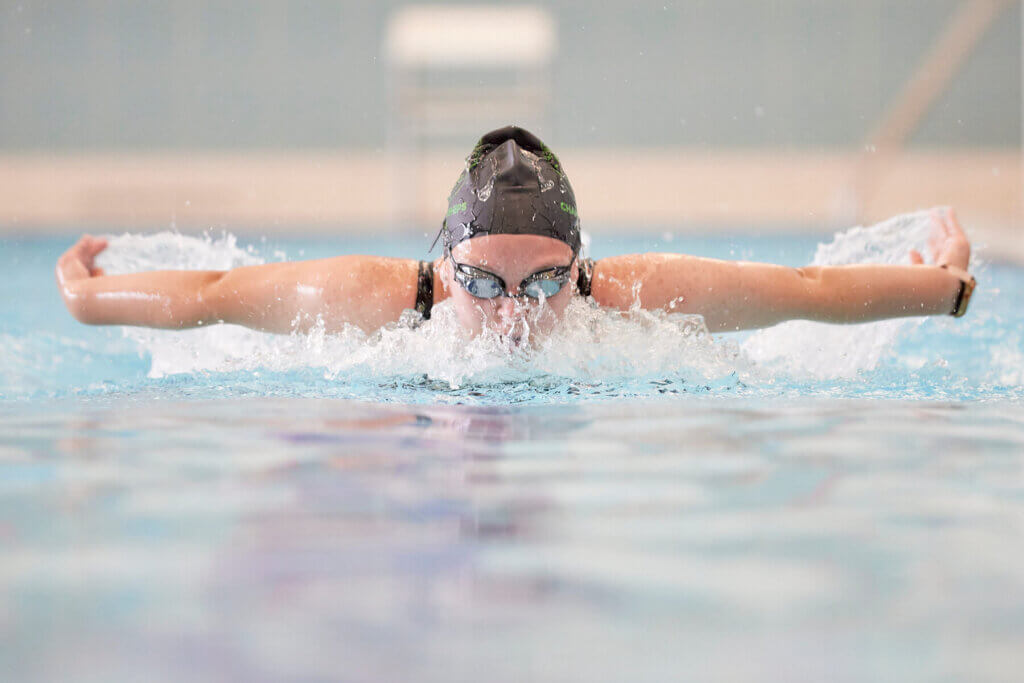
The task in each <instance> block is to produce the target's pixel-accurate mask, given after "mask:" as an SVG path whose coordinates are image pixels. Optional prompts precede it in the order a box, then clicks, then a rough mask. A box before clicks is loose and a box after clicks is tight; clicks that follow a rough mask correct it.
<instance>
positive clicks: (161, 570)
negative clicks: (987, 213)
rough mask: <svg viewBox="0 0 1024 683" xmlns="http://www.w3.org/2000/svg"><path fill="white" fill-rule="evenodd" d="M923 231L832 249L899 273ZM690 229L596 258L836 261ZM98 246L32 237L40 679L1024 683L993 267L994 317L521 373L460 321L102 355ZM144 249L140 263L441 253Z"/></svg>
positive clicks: (315, 246)
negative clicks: (71, 294)
mask: <svg viewBox="0 0 1024 683" xmlns="http://www.w3.org/2000/svg"><path fill="white" fill-rule="evenodd" d="M912 227H913V226H910V229H909V232H907V230H908V228H907V226H904V227H903V228H901V230H902V231H903V232H902V233H901V234H904V233H906V234H905V235H904V237H903V238H899V239H894V240H893V241H891V242H889V241H887V238H885V237H884V236H883V235H881V234H879V233H851V234H848V235H846V236H845V237H844V238H843V239H840V240H837V241H836V242H835V243H834V244H833V245H832V246H831V247H828V248H825V249H824V251H823V252H822V251H819V253H818V257H819V258H822V259H831V260H838V259H840V258H842V257H843V256H844V255H845V256H854V255H856V254H864V255H867V254H868V253H870V252H871V250H874V253H873V258H875V259H876V260H885V259H887V258H896V253H897V252H898V251H900V250H902V249H903V248H904V247H905V246H906V242H907V241H911V242H912V241H913V240H915V239H918V237H915V236H914V235H911V234H909V233H910V232H913V229H912ZM887 234H888V233H887ZM890 236H891V235H890ZM670 237H671V236H670V235H669V236H664V237H663V238H661V239H653V238H652V239H642V240H641V239H638V240H617V241H610V240H603V239H600V238H599V239H596V240H595V243H594V255H595V256H598V257H600V256H602V255H604V254H610V253H622V252H625V251H640V250H651V249H659V250H670V251H682V252H687V253H697V254H701V255H708V256H717V257H724V258H748V259H761V260H773V261H779V262H784V263H789V264H802V263H805V262H807V261H810V260H812V259H813V258H814V257H815V252H816V246H815V242H814V241H813V240H806V239H798V238H771V239H768V238H764V239H750V238H741V239H736V240H731V239H724V238H723V239H682V238H675V239H671V240H670V239H668V238H670ZM66 244H67V243H66V242H65V241H35V240H8V241H6V242H3V243H2V244H0V263H2V265H3V272H4V273H5V280H4V282H3V283H2V284H0V290H2V291H0V294H2V295H3V301H5V302H6V303H5V304H4V316H3V319H2V320H0V350H2V357H0V671H4V672H6V673H5V674H4V679H5V680H19V681H36V680H97V681H115V680H141V679H145V680H156V681H160V680H168V681H170V680H175V681H178V680H182V679H185V680H210V681H214V680H246V681H276V680H302V681H317V680H350V681H376V680H426V681H471V680H472V681H475V680H481V679H486V680H492V681H521V680H558V681H577V680H579V681H583V680H586V681H593V680H605V681H619V680H626V679H628V680H640V681H664V680H674V679H679V678H684V679H688V680H727V681H732V680H760V681H764V680H768V681H820V680H826V679H827V680H838V681H867V680H870V681H956V680H972V681H985V680H992V681H1015V680H1018V678H1019V676H1018V670H1019V662H1020V655H1019V644H1020V642H1022V641H1024V600H1021V599H1019V598H1020V596H1022V595H1024V550H1021V548H1024V544H1022V540H1024V538H1022V537H1024V479H1022V472H1024V409H1022V401H1021V399H1022V396H1024V388H1022V387H1024V374H1022V373H1024V370H1022V368H1024V363H1022V360H1024V351H1022V341H1021V339H1022V333H1024V314H1022V313H1021V312H1020V310H1019V307H1017V306H1015V305H1014V303H1015V302H1014V301H1013V298H1014V295H1015V293H1016V292H1018V291H1020V290H1021V286H1022V285H1024V269H1020V268H1015V267H1011V266H1006V265H1000V264H994V263H986V262H985V261H986V259H985V256H984V253H982V254H981V255H980V257H979V259H978V261H979V262H978V264H977V267H976V270H977V273H978V275H979V277H978V279H979V289H978V292H977V294H976V298H975V300H974V301H973V302H972V307H971V311H970V312H969V313H968V316H967V317H966V318H964V319H962V320H959V321H956V320H952V319H948V318H934V319H928V320H925V321H923V322H922V321H913V320H912V321H901V322H896V323H885V324H881V325H868V326H858V327H836V328H822V327H818V326H814V327H806V325H807V324H803V323H794V324H793V325H792V326H789V331H788V332H787V331H786V329H785V328H777V329H776V330H772V331H767V332H759V333H752V334H744V335H733V336H731V337H730V336H729V335H724V336H722V337H719V336H717V335H716V338H715V339H710V338H708V337H706V336H705V335H703V334H701V332H700V329H699V326H698V325H695V323H694V321H692V320H689V319H684V318H671V317H669V318H659V317H657V316H655V317H644V316H642V315H640V316H633V317H629V316H622V317H615V316H612V317H610V318H606V317H600V316H598V317H596V318H595V315H596V314H595V312H594V311H591V310H589V309H586V308H580V309H578V310H576V311H575V312H574V315H576V316H578V319H577V320H576V321H575V324H577V325H579V327H576V328H573V327H572V326H571V325H570V328H571V329H572V330H574V331H573V332H572V333H573V334H577V335H584V333H586V334H590V335H597V336H601V337H602V341H601V344H599V345H595V343H593V341H592V340H591V339H590V338H589V337H585V336H580V337H575V338H574V341H575V344H572V345H569V346H570V347H571V348H569V349H558V348H551V349H547V350H542V351H541V352H540V354H539V355H538V356H535V357H530V358H515V357H514V358H511V359H500V360H495V359H494V357H493V356H488V355H487V354H486V353H484V351H486V348H485V347H479V348H472V349H469V350H466V349H464V348H463V349H461V350H460V349H459V348H458V347H446V346H441V345H440V342H441V340H442V339H443V335H442V334H441V333H442V332H443V331H444V330H443V324H444V321H443V319H442V320H441V321H439V322H441V323H442V324H441V325H439V326H437V329H435V330H433V331H432V330H430V329H421V330H419V331H412V330H407V329H404V328H401V327H397V328H395V329H394V330H390V331H388V333H387V334H385V335H381V336H379V337H374V338H370V339H366V338H363V337H361V336H359V335H356V334H353V335H350V336H345V335H342V336H341V337H337V338H335V337H330V336H324V335H318V334H316V333H313V334H311V335H308V336H296V337H288V336H284V337H271V336H264V335H249V334H248V333H246V332H244V331H240V330H234V329H231V328H226V327H220V328H215V329H210V330H197V331H194V332H188V333H184V334H180V333H179V334H174V333H150V332H147V333H142V332H139V331H131V332H128V333H125V332H124V331H122V330H119V329H104V328H87V327H83V326H80V325H78V324H77V323H75V322H74V321H73V320H71V319H70V317H69V316H66V314H64V313H63V312H62V310H61V308H60V303H59V300H58V298H57V294H56V291H55V287H54V286H53V284H52V264H53V261H54V260H55V258H56V256H57V255H58V254H59V252H60V251H61V249H63V248H64V247H65V246H66ZM118 245H119V247H120V255H119V256H117V257H116V258H113V257H114V255H113V254H112V255H111V257H112V261H110V262H108V265H112V266H114V267H115V269H116V267H130V266H131V265H132V264H133V263H134V264H135V265H152V264H155V263H157V262H161V263H172V262H173V259H175V258H184V259H186V260H188V262H189V263H190V264H192V265H199V264H200V263H201V262H203V261H204V260H206V261H207V262H208V263H210V264H214V265H215V263H219V262H221V261H220V260H223V259H228V260H230V259H240V260H242V261H244V260H247V259H255V260H259V259H263V260H276V259H279V258H281V257H283V256H284V255H288V256H291V257H302V258H313V257H319V256H325V255H330V254H332V253H344V252H360V253H385V254H389V255H407V256H410V255H412V256H416V255H419V254H420V247H419V244H418V243H417V244H416V245H415V246H413V245H410V244H396V243H395V242H394V241H392V242H387V243H385V242H384V241H380V242H379V243H373V242H365V243H355V244H353V243H351V242H350V243H348V244H345V243H342V242H341V241H340V240H339V241H330V242H328V241H323V242H317V241H314V240H303V241H299V240H296V241H295V242H291V243H262V242H258V243H257V244H256V245H255V246H254V248H253V249H252V250H247V249H245V248H241V249H239V248H237V246H236V245H233V244H232V243H231V242H230V240H227V241H215V243H214V244H207V245H203V244H198V243H194V242H190V241H189V240H179V238H146V239H141V240H140V239H136V238H127V239H125V240H122V241H119V242H118ZM182 249H184V250H185V252H182ZM118 259H120V260H118ZM132 259H136V260H135V261H132ZM159 259H162V261H158V260H159ZM441 317H442V318H443V315H442V316H441ZM595 326H596V327H595ZM432 335H434V336H432ZM602 335H603V336H602ZM422 339H427V340H429V341H431V342H432V343H433V344H434V346H433V347H431V348H432V352H433V354H434V356H436V357H434V358H431V357H429V356H430V354H428V353H426V349H427V346H417V344H418V343H420V342H421V341H422ZM418 340H419V341H418ZM457 354H462V355H461V356H460V355H457ZM453 359H457V360H459V361H461V362H463V363H464V364H465V367H464V368H463V369H461V370H460V369H458V368H453V367H451V366H452V360H453Z"/></svg>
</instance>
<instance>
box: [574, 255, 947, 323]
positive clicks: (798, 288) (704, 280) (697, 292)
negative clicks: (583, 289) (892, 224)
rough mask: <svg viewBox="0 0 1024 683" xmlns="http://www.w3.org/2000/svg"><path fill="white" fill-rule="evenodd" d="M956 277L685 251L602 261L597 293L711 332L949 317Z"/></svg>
mask: <svg viewBox="0 0 1024 683" xmlns="http://www.w3.org/2000/svg"><path fill="white" fill-rule="evenodd" d="M959 284H960V283H959V280H958V279H957V278H956V277H954V276H953V275H951V274H950V273H949V272H947V271H945V270H943V269H941V268H938V267H935V266H924V265H908V266H897V265H848V266H807V267H804V268H789V267H786V266H780V265H774V264H770V263H751V262H740V261H720V260H717V259H706V258H697V257H693V256H686V255H682V254H642V255H631V256H621V257H612V258H609V259H602V260H601V261H600V262H599V263H598V265H597V267H596V268H595V273H594V281H593V285H592V291H593V295H594V298H595V299H596V300H597V301H598V302H599V303H601V304H602V305H606V306H612V307H615V308H620V309H628V308H630V307H632V306H640V307H642V308H646V309H661V310H665V311H669V312H673V313H697V314H700V315H702V316H704V320H705V322H706V323H707V326H708V329H709V330H711V331H712V332H724V331H736V330H744V329H752V328H758V327H768V326H771V325H775V324H777V323H780V322H783V321H786V320H793V319H805V320H816V321H820V322H830V323H858V322H868V321H871V320H882V319H885V318H894V317H904V316H914V315H935V314H946V313H949V312H950V311H951V310H952V309H953V303H954V300H955V298H956V294H957V292H958V290H959Z"/></svg>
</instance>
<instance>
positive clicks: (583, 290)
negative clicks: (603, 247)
mask: <svg viewBox="0 0 1024 683" xmlns="http://www.w3.org/2000/svg"><path fill="white" fill-rule="evenodd" d="M593 277H594V259H589V258H585V259H580V276H579V278H578V279H577V280H576V290H577V291H578V292H579V293H580V296H590V285H591V282H592V280H593Z"/></svg>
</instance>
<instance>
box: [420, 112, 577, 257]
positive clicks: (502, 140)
mask: <svg viewBox="0 0 1024 683" xmlns="http://www.w3.org/2000/svg"><path fill="white" fill-rule="evenodd" d="M441 235H443V236H444V247H445V249H446V250H450V249H451V248H452V247H454V246H455V245H456V244H458V243H459V242H462V241H464V240H468V239H470V238H472V237H476V236H478V235H543V236H544V237H554V238H555V239H557V240H560V241H562V242H565V243H566V244H568V245H569V247H570V248H571V249H572V253H573V255H574V256H575V255H576V254H578V253H579V251H580V219H579V215H578V213H577V211H576V197H575V196H574V195H573V191H572V186H571V185H570V184H569V179H568V178H566V177H565V172H564V171H562V165H561V164H560V163H559V162H558V158H557V157H556V156H555V155H554V153H552V152H551V150H549V149H548V148H547V146H546V145H545V144H544V143H543V142H541V141H540V140H539V139H538V138H537V137H536V136H535V135H533V134H532V133H530V132H528V131H525V130H523V129H522V128H517V127H516V126H506V127H505V128H499V129H498V130H495V131H491V132H490V133H487V134H486V135H484V136H483V137H482V138H480V141H479V142H477V143H476V147H474V148H473V152H472V153H471V154H470V155H469V157H468V158H467V159H466V168H465V169H464V170H463V171H462V175H460V176H459V179H458V181H457V182H456V183H455V187H454V188H453V189H452V192H451V194H450V195H449V196H448V214H447V215H446V216H445V219H444V222H443V223H442V225H441ZM439 236H440V235H439ZM435 243H436V240H435Z"/></svg>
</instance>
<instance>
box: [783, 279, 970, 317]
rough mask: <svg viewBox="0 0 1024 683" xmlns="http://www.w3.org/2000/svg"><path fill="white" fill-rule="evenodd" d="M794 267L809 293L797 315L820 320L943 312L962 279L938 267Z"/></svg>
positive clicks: (946, 312) (950, 306)
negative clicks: (803, 280)
mask: <svg viewBox="0 0 1024 683" xmlns="http://www.w3.org/2000/svg"><path fill="white" fill-rule="evenodd" d="M798 272H799V273H800V275H801V277H802V278H803V279H805V280H806V281H807V296H806V297H804V299H803V305H802V307H801V308H802V310H799V311H797V313H798V315H797V317H800V318H806V319H808V320H818V321H822V322H834V323H861V322H869V321H873V320H883V319H886V318H902V317H907V316H920V315H944V314H948V313H949V312H950V311H952V310H953V305H954V303H955V300H956V296H957V292H958V291H959V289H960V280H959V279H958V278H956V277H955V276H954V275H952V274H950V273H949V272H948V271H946V270H944V269H942V268H939V267H937V266H925V265H908V266H901V265H868V264H864V265H849V266H808V267H805V268H800V269H798Z"/></svg>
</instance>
